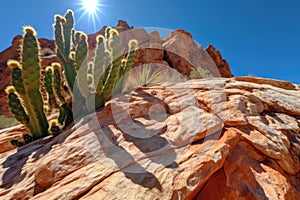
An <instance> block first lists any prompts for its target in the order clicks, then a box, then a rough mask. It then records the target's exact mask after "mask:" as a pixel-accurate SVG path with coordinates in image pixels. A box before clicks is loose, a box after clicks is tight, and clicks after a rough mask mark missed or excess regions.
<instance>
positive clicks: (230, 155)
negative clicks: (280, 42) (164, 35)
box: [0, 77, 300, 200]
mask: <svg viewBox="0 0 300 200" xmlns="http://www.w3.org/2000/svg"><path fill="white" fill-rule="evenodd" d="M299 99H300V88H299V86H297V85H294V84H291V83H287V82H283V81H276V80H270V79H262V78H252V77H237V78H212V79H203V80H190V81H187V82H179V83H163V84H160V85H156V86H152V87H139V88H137V89H135V90H133V91H131V92H129V93H126V94H125V95H123V96H116V98H113V100H112V101H110V102H108V104H107V105H106V107H105V108H104V109H103V110H101V111H100V112H97V113H92V114H90V115H88V116H86V117H83V118H81V119H80V120H79V121H76V123H75V124H74V125H71V126H70V127H69V128H68V129H67V130H66V131H65V132H63V133H62V134H60V135H58V136H57V137H54V138H53V137H50V136H49V137H47V138H44V139H41V140H38V141H35V142H33V143H30V144H27V145H25V146H23V147H21V148H18V149H16V148H14V147H13V146H11V145H10V144H9V141H10V140H11V139H15V138H20V135H21V134H22V133H26V129H24V127H23V126H22V125H20V126H17V127H12V128H8V129H5V130H1V131H0V142H1V143H0V152H1V154H0V155H1V156H0V163H1V167H0V199H7V200H9V199H11V200H13V199H14V200H15V199H49V200H50V199H149V200H153V199H167V200H168V199H174V200H177V199H257V200H258V199H259V200H261V199H272V200H273V199H274V200H276V199H278V200H279V199H290V200H296V199H299V196H300V189H299V185H300V173H299V171H300V164H299V156H300V136H299V134H300V133H299V132H300V126H299V124H300V100H299Z"/></svg>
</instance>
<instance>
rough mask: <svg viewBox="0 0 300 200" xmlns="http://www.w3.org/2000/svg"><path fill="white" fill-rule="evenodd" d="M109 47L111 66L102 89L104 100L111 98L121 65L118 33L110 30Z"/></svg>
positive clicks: (120, 47) (121, 54)
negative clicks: (110, 50)
mask: <svg viewBox="0 0 300 200" xmlns="http://www.w3.org/2000/svg"><path fill="white" fill-rule="evenodd" d="M110 36H111V38H110V47H111V49H112V66H111V69H110V71H109V74H108V77H107V79H106V81H105V84H104V88H103V97H104V99H105V100H108V99H110V98H111V95H112V93H113V90H114V88H115V85H116V83H117V81H118V80H119V78H120V69H121V64H122V56H123V52H122V46H121V41H120V37H119V35H118V33H117V32H116V30H114V29H111V33H110Z"/></svg>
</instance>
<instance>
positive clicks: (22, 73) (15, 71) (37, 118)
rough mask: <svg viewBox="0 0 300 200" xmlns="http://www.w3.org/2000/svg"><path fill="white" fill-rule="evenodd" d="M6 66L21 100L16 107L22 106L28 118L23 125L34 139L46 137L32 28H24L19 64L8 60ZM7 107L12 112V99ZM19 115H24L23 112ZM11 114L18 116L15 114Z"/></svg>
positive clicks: (37, 57) (37, 50) (37, 58)
mask: <svg viewBox="0 0 300 200" xmlns="http://www.w3.org/2000/svg"><path fill="white" fill-rule="evenodd" d="M8 66H9V67H10V68H11V69H12V83H13V86H14V88H15V90H16V92H17V94H16V97H19V98H20V99H22V101H20V102H22V104H21V105H20V104H17V105H18V106H22V108H23V109H24V111H25V112H26V114H27V116H28V118H29V120H28V123H26V124H25V125H26V126H27V127H28V129H29V130H30V132H31V135H32V137H33V138H34V139H38V138H42V137H44V136H46V135H48V128H49V124H48V121H47V118H46V115H45V113H44V106H43V99H42V95H41V92H40V58H39V44H38V41H37V38H36V33H35V31H34V29H33V28H31V27H25V28H24V36H23V42H22V46H21V63H19V62H18V61H14V60H10V61H8ZM9 93H10V94H11V95H10V96H12V94H15V92H13V90H12V89H10V90H9ZM14 97H15V96H14ZM16 103H17V102H16ZM9 105H10V107H11V111H13V110H14V109H15V108H14V105H16V104H14V103H13V102H12V98H9ZM20 113H23V114H24V112H20ZM13 114H15V115H18V113H16V112H15V113H13ZM18 118H20V116H16V119H18ZM21 118H23V117H21ZM21 122H22V121H21ZM23 123H24V121H23Z"/></svg>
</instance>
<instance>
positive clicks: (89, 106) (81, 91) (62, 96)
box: [6, 10, 137, 146]
mask: <svg viewBox="0 0 300 200" xmlns="http://www.w3.org/2000/svg"><path fill="white" fill-rule="evenodd" d="M53 27H54V37H55V44H56V55H57V58H58V60H59V63H58V62H55V63H52V64H51V65H50V66H48V67H46V70H45V72H44V73H42V70H41V67H40V55H41V51H40V47H39V43H38V40H37V37H36V32H35V30H34V29H33V28H31V27H24V35H23V40H22V45H21V52H20V53H21V58H20V61H17V60H10V61H8V63H7V64H8V66H9V67H10V68H11V70H12V86H9V87H8V88H7V89H6V92H7V96H8V102H9V107H10V110H11V112H12V113H13V114H14V116H15V118H16V119H17V120H18V121H20V122H21V123H23V124H25V125H26V126H27V128H28V129H29V130H30V132H31V136H29V137H32V139H28V135H26V138H27V139H26V141H25V140H24V141H25V143H26V142H28V141H32V140H35V139H39V138H42V137H44V136H47V135H49V133H50V134H52V135H57V134H59V133H60V132H61V130H62V129H63V127H65V126H66V125H68V124H70V123H71V122H72V121H73V113H72V106H74V105H75V106H76V108H79V109H81V111H83V112H82V113H83V114H84V113H86V112H92V111H94V110H97V109H99V108H102V107H103V106H104V105H105V101H107V100H109V99H110V98H111V96H112V93H113V91H114V90H116V88H118V89H119V91H121V90H122V87H123V86H124V83H125V81H126V78H127V73H128V72H129V71H130V70H131V68H132V67H133V64H134V56H135V49H136V46H137V41H136V40H131V41H130V42H129V51H128V53H123V52H124V50H123V48H122V45H121V41H120V36H119V33H118V31H117V30H116V29H113V28H111V27H108V28H107V29H106V31H105V36H102V35H99V36H97V38H96V39H97V41H96V42H97V44H96V49H95V52H94V54H95V55H94V57H93V58H91V56H89V53H90V52H89V46H88V42H87V38H88V37H87V35H86V34H85V33H83V32H78V31H75V30H74V16H73V12H72V11H71V10H68V11H67V13H66V14H65V16H60V15H56V16H55V23H54V25H53ZM41 74H44V76H43V77H41ZM40 80H42V81H40ZM41 88H44V89H45V91H46V94H47V97H46V101H47V102H46V103H44V101H43V95H42V93H41ZM65 88H68V90H66V89H65ZM45 105H46V106H45ZM45 107H46V108H45ZM54 110H57V111H58V112H59V116H58V118H57V119H54V120H51V121H50V122H48V120H47V116H46V115H47V114H51V113H52V111H54ZM11 143H12V144H14V145H16V146H20V145H21V144H23V143H22V142H19V141H15V140H13V141H12V142H11Z"/></svg>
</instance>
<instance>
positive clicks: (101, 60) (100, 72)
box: [94, 35, 105, 96]
mask: <svg viewBox="0 0 300 200" xmlns="http://www.w3.org/2000/svg"><path fill="white" fill-rule="evenodd" d="M104 79H105V38H104V37H103V36H101V35H99V36H98V37H97V49H96V55H95V66H94V82H95V89H96V93H97V95H99V96H101V95H102V90H103V82H104Z"/></svg>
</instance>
